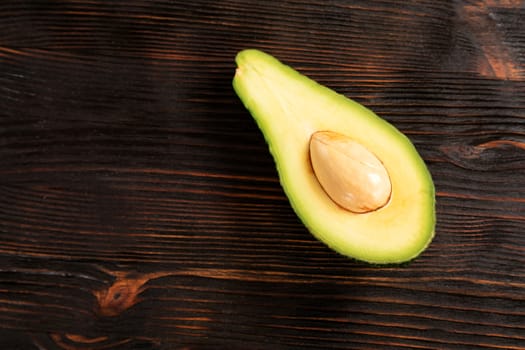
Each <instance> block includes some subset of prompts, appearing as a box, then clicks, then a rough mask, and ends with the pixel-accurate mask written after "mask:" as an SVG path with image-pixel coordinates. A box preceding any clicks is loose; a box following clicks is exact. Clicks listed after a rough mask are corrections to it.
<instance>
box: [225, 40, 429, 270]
mask: <svg viewBox="0 0 525 350" xmlns="http://www.w3.org/2000/svg"><path fill="white" fill-rule="evenodd" d="M236 62H237V70H236V73H235V77H234V79H233V87H234V89H235V91H236V93H237V94H238V96H239V97H240V99H241V100H242V102H243V103H244V105H245V107H246V108H247V109H248V110H249V111H250V112H251V114H252V116H253V118H254V119H255V121H256V122H257V124H258V126H259V128H260V129H261V131H262V133H263V134H264V137H265V140H266V142H267V143H268V145H269V149H270V152H271V154H272V155H273V157H274V160H275V163H276V167H277V171H278V174H279V178H280V182H281V185H282V187H283V189H284V191H285V193H286V195H287V197H288V199H289V200H290V203H291V205H292V207H293V209H294V210H295V212H296V214H297V215H298V216H299V218H300V219H301V220H302V222H303V223H304V225H305V226H306V227H307V228H308V229H309V231H310V232H311V233H312V234H313V235H314V236H315V237H317V238H318V239H319V240H320V241H322V242H324V243H325V244H327V245H328V246H329V247H331V248H332V249H333V250H335V251H337V252H339V253H341V254H343V255H345V256H348V257H351V258H355V259H357V260H362V261H366V262H370V263H379V264H387V263H401V262H406V261H409V260H412V259H413V258H415V257H416V256H418V255H419V254H420V253H421V252H422V251H423V250H424V249H425V248H426V247H427V246H428V244H429V243H430V242H431V240H432V238H433V236H434V227H435V222H436V218H435V194H434V184H433V181H432V178H431V175H430V173H429V171H428V169H427V167H426V165H425V163H424V161H423V160H422V158H421V157H420V155H419V154H418V152H417V150H416V149H415V147H414V145H413V144H412V143H411V142H410V140H409V139H408V138H407V137H406V136H405V135H403V134H402V133H401V132H400V131H399V130H397V129H396V128H395V127H394V126H392V125H391V124H389V123H388V122H387V121H385V120H384V119H382V118H380V117H378V116H377V115H376V114H374V113H373V112H372V111H371V110H369V109H367V108H365V107H364V106H362V105H360V104H358V103H357V102H355V101H352V100H350V99H348V98H346V97H345V96H343V95H341V94H338V93H336V92H334V91H333V90H331V89H329V88H327V87H324V86H322V85H320V84H318V83H316V82H315V81H313V80H311V79H309V78H308V77H306V76H304V75H302V74H300V73H299V72H297V71H295V70H294V69H292V68H291V67H289V66H287V65H284V64H282V63H281V62H279V61H278V60H277V59H275V58H274V57H272V56H270V55H268V54H266V53H264V52H261V51H258V50H253V49H249V50H244V51H241V52H239V53H238V55H237V57H236ZM320 130H331V131H334V132H338V133H341V134H343V135H346V136H348V137H350V138H351V139H353V140H354V141H356V142H358V143H360V144H361V145H363V146H365V147H366V148H367V149H368V150H370V151H371V152H373V153H374V154H375V155H376V156H377V157H378V159H379V160H380V161H381V162H382V163H383V165H384V166H385V168H386V170H387V171H388V174H389V176H390V181H391V184H392V192H391V197H390V200H389V202H388V203H387V204H386V205H385V206H384V207H382V208H380V209H377V210H374V211H370V212H367V213H353V212H351V211H348V210H346V209H344V208H342V207H340V206H339V205H338V204H336V203H335V202H333V201H332V200H331V199H330V197H329V196H328V195H327V193H326V192H325V191H324V190H323V188H322V186H321V184H320V183H319V181H318V180H317V178H316V176H315V174H314V171H313V169H312V165H311V162H310V156H309V142H310V138H311V135H312V134H313V133H315V132H316V131H320Z"/></svg>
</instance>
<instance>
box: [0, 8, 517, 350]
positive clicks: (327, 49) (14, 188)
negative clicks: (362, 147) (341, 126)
mask: <svg viewBox="0 0 525 350" xmlns="http://www.w3.org/2000/svg"><path fill="white" fill-rule="evenodd" d="M248 47H256V48H259V49H263V50H266V51H268V52H269V53H271V54H273V55H275V56H277V57H278V58H280V59H281V60H283V61H284V62H286V63H288V64H291V65H293V66H294V67H296V68H297V69H298V70H300V71H302V72H303V73H306V74H308V75H310V76H311V77H313V78H315V79H317V80H318V81H319V82H321V83H323V84H326V85H328V86H330V87H331V88H334V89H336V90H337V91H339V92H341V93H343V94H345V95H347V96H349V97H351V98H354V99H356V100H357V101H359V102H361V103H363V104H365V105H366V106H368V107H370V108H372V109H374V110H375V111H376V112H377V113H378V114H380V115H382V116H383V117H384V118H386V119H387V120H389V121H391V122H392V123H393V124H394V125H396V126H397V127H398V128H399V129H401V130H402V131H403V132H405V133H406V134H407V135H408V136H409V137H410V139H411V140H413V142H414V143H415V145H416V146H417V148H418V149H419V151H420V152H421V154H422V156H423V157H424V159H425V160H426V161H427V163H428V166H429V168H430V170H431V172H432V175H433V177H434V179H435V185H436V190H437V216H438V225H437V236H436V238H435V240H434V242H433V243H432V245H431V246H430V248H429V249H428V250H427V251H426V252H425V253H424V254H423V255H422V256H421V257H420V258H419V259H417V260H415V261H413V262H412V263H410V264H408V265H405V266H379V267H378V266H368V265H366V264H362V263H359V262H355V261H352V260H349V259H345V258H343V257H341V256H338V255H337V254H335V253H334V252H332V251H330V250H329V249H328V248H326V247H325V246H324V245H323V244H321V243H319V242H318V241H316V240H315V239H314V238H313V237H312V236H311V235H310V234H309V233H308V232H307V231H306V229H305V228H304V227H303V226H302V224H301V223H300V222H299V220H298V219H297V217H296V216H295V214H294V213H293V211H292V210H291V209H290V206H289V204H288V201H287V199H286V197H285V196H284V194H283V192H282V189H281V187H280V185H279V182H278V179H277V174H276V171H275V168H274V166H273V160H272V158H271V156H270V154H269V152H268V150H267V146H266V144H265V143H264V140H263V137H262V135H261V134H260V132H259V131H258V129H257V127H256V125H255V123H254V122H253V120H252V118H251V116H250V115H249V114H248V112H247V111H246V110H245V109H244V108H243V106H242V104H241V103H240V102H239V100H238V99H237V97H236V96H235V94H234V92H233V90H232V88H231V79H232V77H233V73H234V69H235V64H234V56H235V54H236V52H237V51H239V50H241V49H243V48H248ZM524 65H525V3H524V1H513V0H500V1H498V0H484V1H483V0H457V1H452V0H443V1H434V0H423V1H416V0H410V1H394V0H374V1H369V0H366V1H365V0H361V1H358V0H356V1H343V0H332V1H316V0H304V1H259V0H253V1H241V0H223V1H205V0H195V1H177V0H173V1H169V0H157V1H145V0H144V1H118V2H116V1H115V2H109V1H102V0H89V1H87V0H86V1H81V0H70V1H66V0H34V1H33V0H32V1H29V0H26V1H20V0H3V1H1V2H0V240H1V244H0V345H1V348H2V349H65V350H71V349H525V272H524V264H525V176H524V173H525V69H524Z"/></svg>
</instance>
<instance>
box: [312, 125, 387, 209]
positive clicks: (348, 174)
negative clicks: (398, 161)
mask: <svg viewBox="0 0 525 350" xmlns="http://www.w3.org/2000/svg"><path fill="white" fill-rule="evenodd" d="M310 160H311V163H312V168H313V170H314V174H315V176H316V178H317V180H318V181H319V183H320V185H321V187H322V188H323V190H324V191H325V192H326V194H327V195H328V196H329V197H330V198H331V200H332V201H334V202H335V203H336V204H338V205H339V206H341V207H343V208H344V209H346V210H348V211H351V212H353V213H367V212H371V211H375V210H378V209H380V208H382V207H384V206H385V205H386V204H387V203H388V201H389V200H390V197H391V194H392V183H391V181H390V176H389V174H388V171H387V169H386V168H385V166H384V165H383V163H382V162H381V161H380V160H379V159H378V158H377V157H376V155H375V154H373V153H372V152H370V151H369V150H368V149H367V148H366V147H365V146H363V145H362V144H360V143H359V142H357V141H355V140H353V139H351V138H349V137H347V136H346V135H343V134H340V133H337V132H334V131H318V132H315V133H314V134H312V136H311V138H310Z"/></svg>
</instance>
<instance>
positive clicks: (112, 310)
mask: <svg viewBox="0 0 525 350" xmlns="http://www.w3.org/2000/svg"><path fill="white" fill-rule="evenodd" d="M143 285H144V280H142V279H132V278H125V277H119V278H117V280H116V281H115V282H114V283H113V285H111V286H110V287H109V288H107V289H104V290H101V291H98V292H95V296H96V297H97V300H98V312H99V314H101V315H102V316H116V315H118V314H120V313H121V312H123V311H124V310H126V309H129V308H130V307H132V306H133V305H135V304H136V303H138V302H139V301H140V300H139V298H138V295H139V294H140V292H141V291H142V286H143Z"/></svg>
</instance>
